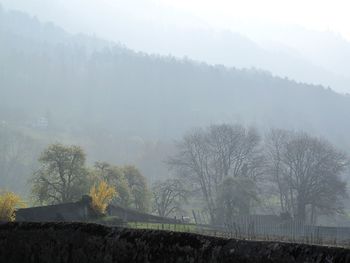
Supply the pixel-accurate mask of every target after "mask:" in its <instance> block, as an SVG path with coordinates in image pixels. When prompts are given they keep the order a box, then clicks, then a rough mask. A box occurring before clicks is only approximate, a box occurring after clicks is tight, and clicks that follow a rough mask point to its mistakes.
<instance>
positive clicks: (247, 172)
mask: <svg viewBox="0 0 350 263" xmlns="http://www.w3.org/2000/svg"><path fill="white" fill-rule="evenodd" d="M259 143H260V137H259V136H258V133H257V132H256V131H255V129H246V128H245V127H243V126H241V125H227V124H223V125H212V126H210V127H209V128H208V129H206V130H202V129H198V130H195V131H193V132H192V133H190V134H188V135H186V136H185V137H184V138H183V140H182V141H181V142H180V143H178V145H177V147H178V154H177V155H176V156H175V157H173V158H171V159H170V160H169V164H170V166H171V167H172V168H175V169H176V170H177V171H178V173H179V174H181V175H182V176H183V177H184V179H186V180H188V181H190V182H192V183H194V184H195V185H198V186H199V188H200V189H201V192H202V195H203V198H204V202H205V205H206V209H207V210H208V212H209V215H210V218H211V222H214V221H215V213H216V212H215V211H216V198H217V194H218V192H219V191H220V186H221V184H222V182H223V180H224V179H225V178H227V177H238V176H242V177H251V178H255V177H256V176H257V175H258V174H259V172H258V169H256V168H257V167H258V165H261V161H262V158H259V157H258V156H259V151H258V149H259Z"/></svg>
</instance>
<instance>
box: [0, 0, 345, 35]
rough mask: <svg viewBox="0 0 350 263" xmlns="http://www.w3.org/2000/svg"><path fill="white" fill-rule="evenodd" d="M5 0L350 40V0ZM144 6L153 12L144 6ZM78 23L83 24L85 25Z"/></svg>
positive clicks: (82, 16)
mask: <svg viewBox="0 0 350 263" xmlns="http://www.w3.org/2000/svg"><path fill="white" fill-rule="evenodd" d="M1 2H2V3H4V4H6V6H9V7H13V8H19V9H23V10H25V11H29V12H31V13H32V14H36V13H38V9H42V10H44V11H45V12H46V17H44V19H50V18H51V19H52V20H55V15H57V14H56V12H55V9H57V8H61V9H62V10H64V11H65V12H66V15H67V19H68V20H69V19H72V17H74V16H75V15H77V14H79V17H75V18H76V19H79V20H81V21H80V24H83V22H84V20H87V19H89V18H91V16H97V17H99V18H100V19H101V20H103V21H106V20H110V19H111V18H112V17H113V16H120V15H121V13H120V10H123V13H124V15H125V14H126V13H125V12H127V11H130V12H129V13H127V14H128V15H129V16H134V18H135V19H145V18H147V19H155V20H158V21H159V22H160V23H162V22H166V21H164V20H172V18H174V17H175V20H176V19H177V21H174V20H173V21H172V22H177V23H179V24H182V23H184V24H187V25H190V24H191V23H192V25H193V24H195V25H198V24H201V23H202V24H203V25H205V24H206V25H208V26H212V27H217V28H222V29H237V28H239V26H249V25H255V26H258V25H259V26H261V25H264V24H266V25H269V24H273V25H275V26H276V25H300V26H303V27H305V28H308V29H314V30H330V31H334V32H338V33H341V34H342V35H343V36H344V37H346V38H347V39H348V40H350V27H349V25H350V16H349V15H348V11H349V10H350V2H349V1H347V0H332V1H330V0H327V1H326V0H307V1H305V0H304V1H303V0H264V1H261V0H244V1H242V0H239V1H237V0H176V1H173V0H128V1H125V0H122V1H121V0H70V1H66V0H52V1H51V0H50V1H48V0H2V1H0V3H1ZM53 2H55V4H53ZM146 10H147V11H149V12H145V11H146ZM164 10H166V12H164ZM56 11H57V10H56ZM162 14H163V16H162ZM169 14H170V15H169ZM171 14H172V15H171ZM41 16H43V15H41ZM184 17H186V19H184ZM190 17H191V18H192V20H191V18H190ZM162 20H163V21H162ZM184 20H185V22H184ZM237 24H240V25H239V26H238V25H237ZM79 29H83V26H80V28H79ZM86 29H87V30H88V28H86ZM77 30H78V27H77Z"/></svg>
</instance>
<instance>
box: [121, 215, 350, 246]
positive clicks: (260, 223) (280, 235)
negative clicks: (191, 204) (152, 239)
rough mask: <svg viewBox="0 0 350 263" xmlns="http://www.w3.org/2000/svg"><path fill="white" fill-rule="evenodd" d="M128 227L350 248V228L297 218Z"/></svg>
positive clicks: (143, 224)
mask: <svg viewBox="0 0 350 263" xmlns="http://www.w3.org/2000/svg"><path fill="white" fill-rule="evenodd" d="M122 226H123V227H129V228H141V229H155V230H167V231H176V232H189V233H196V234H202V235H208V236H215V237H223V238H237V239H245V240H262V241H283V242H295V243H305V244H318V245H331V246H342V247H350V228H349V227H323V226H310V225H304V224H302V223H301V222H298V221H285V222H279V223H276V222H271V223H269V222H265V221H264V220H256V219H255V220H252V219H251V218H249V217H247V218H245V219H244V218H243V219H242V218H241V219H240V220H236V221H233V222H231V223H230V224H225V225H224V226H210V225H197V224H164V223H147V222H133V223H127V224H124V225H122Z"/></svg>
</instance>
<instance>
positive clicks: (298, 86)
mask: <svg viewBox="0 0 350 263" xmlns="http://www.w3.org/2000/svg"><path fill="white" fill-rule="evenodd" d="M0 5H1V6H0V7H1V8H0V176H1V180H0V189H7V190H11V191H14V192H16V193H18V194H21V195H23V196H25V198H27V199H28V200H30V201H28V202H30V203H33V204H34V201H33V200H34V199H35V198H34V197H33V194H34V195H35V193H36V194H37V195H38V190H37V188H36V187H37V185H35V183H33V180H34V179H33V178H36V179H38V177H35V176H38V171H42V170H40V169H43V167H44V168H45V167H47V166H45V165H47V164H45V163H44V164H43V159H45V158H39V157H40V156H42V155H43V153H45V149H46V150H47V149H51V148H50V147H49V146H50V145H54V146H55V145H56V144H57V143H58V144H59V147H61V144H62V145H79V146H80V147H82V149H83V151H84V154H81V156H82V157H81V159H82V160H83V161H82V162H85V159H84V158H85V154H86V158H87V159H86V164H85V163H84V165H86V167H85V166H84V167H82V168H81V170H79V171H80V172H81V171H85V172H86V174H89V175H90V174H94V175H95V176H96V174H98V175H101V174H103V171H102V170H101V171H100V170H99V169H100V168H101V167H102V166H103V165H101V163H99V164H100V166H99V165H94V164H95V162H102V163H103V162H107V163H108V165H107V166H106V167H108V169H110V170H111V171H112V172H111V174H113V173H116V174H118V172H119V175H120V174H122V173H125V174H126V175H125V177H127V171H129V170H128V169H129V168H130V167H129V166H128V165H134V166H135V167H137V169H139V171H140V174H142V176H144V179H142V180H144V181H142V182H143V183H144V182H147V184H148V186H149V191H151V188H152V187H151V186H152V185H155V186H158V187H159V188H161V187H165V186H164V185H166V184H165V182H168V181H165V182H164V180H168V179H174V178H176V180H179V182H180V181H181V184H180V183H178V181H176V182H175V183H174V182H173V181H172V185H175V186H176V187H178V186H179V185H182V184H185V185H191V186H192V184H193V185H194V186H193V187H197V188H196V196H195V197H193V200H192V201H191V202H192V203H191V202H190V204H188V207H187V208H184V211H185V212H183V211H182V212H183V213H185V214H186V213H187V214H188V213H190V212H189V211H191V209H192V208H193V207H191V205H192V206H193V204H197V203H199V205H198V207H196V209H197V208H198V209H202V208H200V207H201V206H203V207H204V208H203V211H206V213H209V214H208V215H207V217H208V218H210V221H211V223H213V222H215V220H217V219H216V216H217V215H216V214H215V211H218V210H220V209H221V210H220V211H221V212H222V211H224V212H222V213H225V211H226V210H225V209H226V208H225V207H221V206H219V205H217V203H216V202H221V201H222V200H221V199H222V198H226V197H227V195H225V196H223V195H222V194H223V193H222V192H218V193H216V192H215V191H219V190H217V189H221V188H220V187H222V184H225V182H226V181H225V180H224V179H225V178H226V177H228V178H229V179H232V178H234V179H232V180H233V181H229V185H231V186H232V187H233V188H232V189H228V190H227V192H228V193H231V192H239V189H238V188H239V187H238V188H237V185H239V184H241V183H242V184H245V186H246V187H248V188H249V187H252V188H249V189H248V190H249V191H252V192H254V193H252V195H254V196H255V195H259V196H258V197H256V199H259V200H260V201H261V203H259V202H260V201H259V202H256V203H255V202H253V201H252V204H248V205H247V206H250V205H252V207H251V210H249V209H248V210H249V211H248V210H244V209H243V207H242V205H240V206H239V207H235V208H234V209H236V210H237V211H238V212H237V211H236V210H235V211H236V212H237V213H243V214H250V213H253V212H254V213H265V214H266V213H270V212H271V211H273V213H274V214H280V213H284V212H288V213H289V214H290V216H292V217H295V218H296V217H298V216H300V214H302V217H303V220H306V219H307V220H309V222H311V223H312V224H315V223H316V221H317V218H318V219H319V220H320V222H322V223H323V224H331V222H332V217H331V216H335V215H337V220H339V222H342V224H344V225H350V220H348V217H347V216H346V213H347V211H348V210H347V209H348V207H349V206H348V199H347V190H346V189H347V188H346V187H347V186H346V183H347V182H348V181H349V180H348V173H349V172H348V167H347V166H348V159H347V154H348V153H349V152H350V137H349V134H350V122H349V121H348V119H349V116H350V95H349V93H350V72H349V70H348V69H349V68H350V31H349V27H348V25H349V24H350V18H349V17H348V15H347V13H346V11H345V10H348V9H347V8H348V4H347V2H346V1H332V2H331V1H308V2H307V3H305V1H304V2H303V1H283V2H282V1H275V0H269V1H263V2H262V1H226V0H220V1H196V0H194V1H185V0H183V1H182V0H181V1H176V2H174V1H170V0H153V1H140V0H130V1H112V0H71V1H69V0H55V1H47V0H0ZM235 136H236V137H235ZM276 136H277V137H276ZM237 138H238V139H237ZM196 140H198V141H196ZM233 141H235V142H236V144H234V143H233ZM237 141H239V142H241V144H239V143H237ZM242 142H244V143H242ZM277 142H278V143H277ZM192 143H193V145H192ZM230 143H232V145H231V144H230ZM227 144H230V145H231V146H230V147H231V148H229V150H228V151H230V149H238V148H239V149H240V151H242V152H244V153H242V152H239V151H238V150H237V151H238V152H239V153H238V152H234V153H230V154H237V156H236V157H237V158H238V160H239V161H237V159H235V161H231V156H228V157H227V156H220V158H219V157H218V156H217V153H218V152H220V151H222V149H224V150H223V151H224V152H225V151H226V150H227V149H226V148H225V147H226V146H227ZM275 144H281V149H282V150H281V151H282V153H283V154H284V155H283V154H282V153H281V154H282V155H283V156H284V159H283V158H282V159H281V160H277V161H276V158H275V157H276V155H278V156H280V153H279V152H278V154H277V153H276V151H277V150H276V149H275V148H273V147H272V148H273V149H272V148H271V145H275ZM191 145H192V146H193V147H195V146H196V147H197V146H198V145H200V146H201V147H199V149H200V151H203V155H205V156H206V158H205V160H206V161H205V162H203V163H201V165H203V166H205V167H206V168H207V169H209V172H208V171H207V173H208V174H206V175H205V176H207V177H208V178H211V179H212V177H214V176H216V177H218V178H219V179H218V180H217V181H215V182H216V183H217V185H215V187H214V185H210V187H209V188H210V189H209V190H210V191H213V193H212V195H213V196H211V197H210V198H212V199H213V200H215V202H214V201H213V200H211V201H210V202H209V201H208V200H206V201H203V200H204V199H203V196H201V194H197V192H201V190H202V191H203V192H205V191H207V189H200V187H199V186H198V185H197V186H196V183H198V182H196V180H197V179H198V178H197V177H196V176H195V175H196V171H192V170H191V169H189V167H193V166H196V165H197V163H196V160H190V159H191V158H192V157H193V155H190V154H188V153H189V152H191V149H193V148H191V147H190V146H191ZM295 145H299V146H300V149H299V148H293V147H294V146H295ZM305 145H307V147H309V148H307V147H306V146H305ZM56 146H57V145H56ZM302 146H305V147H306V148H305V147H304V148H303V147H302ZM59 147H58V146H57V148H59ZM295 147H296V146H295ZM60 149H61V148H60ZM203 149H205V150H203ZM242 149H244V150H242ZM298 151H305V155H303V156H306V157H305V158H306V161H305V162H307V163H308V162H310V166H312V165H314V163H317V165H316V164H315V165H314V166H312V167H311V168H305V169H309V170H312V174H311V172H310V177H312V178H313V176H314V175H315V174H316V173H318V174H322V176H324V175H325V174H326V175H331V176H333V179H334V180H333V181H332V182H335V183H334V184H333V185H332V184H331V186H332V187H333V188H331V187H330V188H329V189H332V190H331V191H329V189H326V190H325V189H324V188H322V191H323V192H322V194H324V195H326V196H328V197H329V198H328V199H327V198H324V197H323V195H322V197H320V196H313V197H312V198H311V197H310V198H309V199H307V198H306V197H305V202H304V203H303V204H301V208H300V207H299V208H296V207H294V206H295V202H297V201H296V199H297V198H296V197H298V196H299V195H301V192H300V191H304V189H301V188H302V185H299V186H300V188H296V187H295V188H293V187H294V186H292V185H291V184H288V183H290V182H291V181H290V180H296V181H298V180H299V178H298V176H301V175H293V176H294V177H293V176H292V175H290V174H288V176H290V177H288V176H287V175H286V174H285V173H286V171H287V170H288V169H289V170H291V169H296V168H295V167H294V166H293V165H294V163H293V161H294V159H293V158H294V155H297V153H298ZM179 153H180V154H179ZM181 153H182V154H181ZM197 154H198V152H197ZM225 154H226V152H225ZM242 156H243V157H242ZM315 156H316V157H315ZM329 156H332V158H333V157H334V158H333V159H332V158H330V157H329ZM193 158H194V157H193ZM307 158H308V159H307ZM312 158H315V159H312ZM327 158H329V159H327ZM194 159H195V158H194ZM199 159H200V158H199ZM311 159H312V160H311ZM324 160H326V161H327V162H326V161H324ZM279 161H281V167H283V169H282V168H281V169H282V170H283V171H282V170H281V171H280V170H278V171H276V169H275V165H276V162H279ZM226 162H229V163H230V165H228V166H229V167H226V168H225V167H224V166H225V165H226V164H225V163H226ZM320 163H326V165H324V166H322V165H319V164H320ZM184 164H187V166H186V167H185V165H184ZM311 164H312V165H311ZM279 165H280V164H279V163H278V165H277V166H279ZM103 167H104V166H103ZM208 167H209V168H208ZM299 168H300V167H299ZM302 168H303V169H304V167H302ZM322 169H323V170H322ZM131 170H132V169H131ZM296 170H297V169H296ZM133 171H134V170H133ZM45 172H47V171H46V170H45ZM279 172H280V173H281V174H283V176H286V177H284V179H285V180H284V181H282V183H281V182H277V181H278V180H277V179H276V178H277V177H276V176H275V177H273V178H272V179H271V176H272V174H274V175H275V173H279ZM136 174H138V173H136ZM119 175H118V176H119ZM244 176H247V177H249V180H252V182H250V181H249V182H248V183H247V182H246V181H245V179H244V180H241V179H242V178H241V177H244ZM303 176H304V175H303ZM92 177H93V176H92ZM231 177H232V178H231ZM287 177H288V178H289V179H288V178H287ZM142 178H143V177H142ZM184 178H185V179H186V178H187V179H188V178H192V181H191V182H190V183H189V182H187V181H186V180H185V181H182V180H183V179H184ZM237 178H238V179H237ZM256 178H258V179H256ZM267 178H268V179H267ZM286 178H287V179H288V180H289V181H288V180H287V179H286ZM90 179H91V178H90ZM90 179H89V180H90ZM211 179H205V180H209V181H210V180H211ZM216 179H217V178H215V180H216ZM226 179H227V178H226ZM328 180H329V178H328V177H327V176H326V177H325V179H324V181H322V182H323V184H326V183H324V182H327V183H329V182H328ZM39 181H40V180H39ZM197 181H198V180H197ZM36 182H37V181H36ZM276 182H277V183H276ZM298 182H299V181H298ZM85 183H86V182H85ZM118 183H121V184H124V183H125V182H124V181H122V182H121V181H120V182H119V181H118ZM33 184H34V186H33ZM89 184H92V182H91V181H89V182H88V183H86V185H89ZM284 184H285V185H284ZM144 185H146V183H144ZM247 185H248V186H247ZM252 185H253V186H252ZM281 185H282V186H281ZM201 187H203V186H201ZM235 187H236V188H235ZM310 187H311V186H310ZM322 187H324V185H322ZM211 188H213V189H214V188H215V191H214V190H213V189H211ZM253 188H254V189H253ZM282 188H283V189H282ZM33 189H34V190H33ZM130 189H131V188H130ZM130 189H129V190H130ZM198 189H199V190H198ZM235 189H236V190H235ZM286 189H288V191H289V192H288V191H287V190H286ZM192 190H193V189H192ZM81 191H86V189H85V190H81ZM118 191H119V190H118ZM130 191H131V190H130ZM225 191H226V190H225ZM287 192H288V193H287ZM310 192H311V190H310ZM81 193H85V192H78V193H74V196H79V195H80V194H81ZM186 193H187V192H186ZM289 193H292V196H291V197H290V196H289ZM315 193H316V191H315ZM153 194H154V195H156V192H153ZM158 194H159V193H158ZM244 194H246V193H240V194H238V195H237V196H231V197H230V198H234V199H238V200H243V199H245V196H244ZM293 194H294V195H293ZM303 194H304V193H303ZM315 195H316V194H315ZM149 196H152V193H151V194H149ZM305 196H306V194H305ZM33 198H34V199H33ZM254 198H255V197H254ZM254 198H253V199H254ZM278 198H279V202H280V204H276V202H275V203H273V204H272V203H268V202H272V201H271V200H276V199H278ZM60 200H66V199H64V198H63V199H60ZM220 200H221V201H220ZM249 200H250V199H249ZM316 200H320V201H317V202H318V203H317V202H316ZM36 201H37V200H36ZM68 201H71V200H68ZM45 202H46V203H45ZM50 202H51V201H50ZM52 202H54V201H52ZM150 202H151V201H150ZM179 202H180V201H179ZM240 202H241V201H240ZM242 202H243V201H242ZM43 203H45V204H48V203H49V201H47V200H46V201H45V200H44V202H43ZM126 203H127V202H126ZM222 203H224V201H222ZM253 203H254V205H253ZM277 203H278V202H277ZM133 205H134V207H133V208H137V205H135V204H133ZM144 205H145V204H143V207H144ZM216 206H217V207H216ZM244 206H246V205H244ZM186 209H187V210H186ZM298 209H299V210H298ZM337 209H339V211H342V214H341V213H338V210H337ZM143 210H147V209H146V208H145V207H144V208H143ZM243 210H244V211H243ZM242 211H243V212H242ZM252 211H253V212H252ZM267 211H268V212H267ZM153 212H154V211H153ZM236 212H235V213H236ZM162 213H163V214H162V216H164V214H166V211H163V212H162ZM210 213H211V214H210ZM317 213H319V214H317ZM339 214H341V216H340V215H339ZM172 215H173V214H172ZM318 215H319V217H318ZM334 218H335V217H334ZM208 220H209V219H208ZM220 223H222V224H223V223H224V222H220Z"/></svg>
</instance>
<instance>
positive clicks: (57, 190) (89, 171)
mask: <svg viewBox="0 0 350 263" xmlns="http://www.w3.org/2000/svg"><path fill="white" fill-rule="evenodd" d="M39 162H40V168H39V169H38V171H36V172H35V174H34V177H33V179H32V194H33V197H34V200H35V201H36V202H38V203H40V204H58V203H66V202H72V201H76V200H78V199H80V198H81V197H82V195H84V194H87V193H89V189H93V187H94V185H98V184H99V183H100V182H101V181H102V182H106V183H107V184H108V185H109V186H111V187H113V189H114V190H115V192H116V194H115V195H114V196H115V198H114V199H113V203H115V204H118V205H121V206H124V207H130V208H134V209H137V210H139V211H147V210H148V209H149V206H150V193H149V189H148V186H147V183H146V179H145V177H144V176H142V175H141V173H140V172H139V171H138V169H137V168H136V167H134V166H124V167H118V166H113V165H110V164H108V163H102V162H96V163H95V165H94V167H88V166H87V165H86V155H85V153H84V151H83V149H82V148H81V147H79V146H74V145H72V146H65V145H62V144H53V145H50V146H49V147H48V148H47V149H45V150H44V151H43V152H42V154H41V156H40V158H39ZM102 185H103V184H102ZM90 192H91V191H90Z"/></svg>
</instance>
